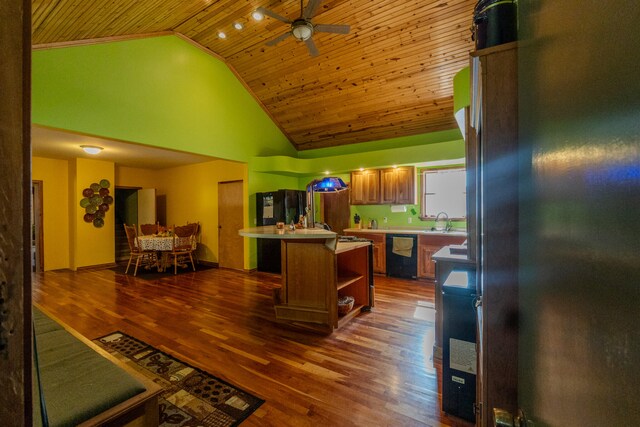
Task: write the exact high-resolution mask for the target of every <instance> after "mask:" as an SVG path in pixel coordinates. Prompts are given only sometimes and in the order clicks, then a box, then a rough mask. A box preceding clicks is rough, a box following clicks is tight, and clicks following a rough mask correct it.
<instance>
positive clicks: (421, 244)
mask: <svg viewBox="0 0 640 427" xmlns="http://www.w3.org/2000/svg"><path fill="white" fill-rule="evenodd" d="M464 240H465V237H464V236H450V235H446V234H423V235H420V236H418V278H420V279H431V280H433V279H435V278H436V263H435V261H434V260H433V254H435V253H436V252H438V251H439V250H440V249H442V248H443V247H445V246H448V245H459V244H461V243H463V242H464Z"/></svg>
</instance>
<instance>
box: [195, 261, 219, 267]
mask: <svg viewBox="0 0 640 427" xmlns="http://www.w3.org/2000/svg"><path fill="white" fill-rule="evenodd" d="M196 264H201V265H204V266H206V267H211V268H218V263H217V262H213V261H204V260H198V261H197V262H196Z"/></svg>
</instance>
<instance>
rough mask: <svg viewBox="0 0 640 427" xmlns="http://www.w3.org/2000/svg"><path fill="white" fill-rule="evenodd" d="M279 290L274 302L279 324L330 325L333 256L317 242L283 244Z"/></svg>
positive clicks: (331, 320) (288, 242) (332, 298)
mask: <svg viewBox="0 0 640 427" xmlns="http://www.w3.org/2000/svg"><path fill="white" fill-rule="evenodd" d="M282 247H283V253H282V257H283V262H282V265H283V271H282V289H281V290H280V295H279V301H277V302H276V305H275V310H276V318H278V319H280V320H287V321H296V322H307V323H316V324H322V325H327V326H329V325H332V324H333V323H334V322H335V321H334V319H332V316H333V315H334V312H335V310H330V307H333V305H334V304H336V299H337V296H336V293H335V285H334V283H335V275H336V268H335V256H334V255H333V253H332V252H331V251H330V250H329V249H328V248H327V247H326V246H325V245H324V241H320V242H296V241H293V240H292V241H286V243H285V244H283V246H282Z"/></svg>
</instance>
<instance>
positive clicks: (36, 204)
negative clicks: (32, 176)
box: [31, 181, 44, 273]
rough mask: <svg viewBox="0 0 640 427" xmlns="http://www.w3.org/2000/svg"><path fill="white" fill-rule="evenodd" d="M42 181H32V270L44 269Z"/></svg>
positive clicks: (36, 271) (39, 270) (34, 271)
mask: <svg viewBox="0 0 640 427" xmlns="http://www.w3.org/2000/svg"><path fill="white" fill-rule="evenodd" d="M42 186H43V183H42V181H32V182H31V271H32V272H33V273H39V272H41V271H44V242H43V240H44V239H43V237H42Z"/></svg>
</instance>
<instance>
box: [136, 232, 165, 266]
mask: <svg viewBox="0 0 640 427" xmlns="http://www.w3.org/2000/svg"><path fill="white" fill-rule="evenodd" d="M138 245H139V247H140V249H141V250H143V251H156V252H157V253H158V256H157V259H158V261H157V267H158V271H160V272H162V271H164V270H165V269H166V267H167V265H168V264H169V252H171V251H172V250H173V236H156V235H148V236H138Z"/></svg>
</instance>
